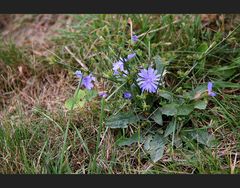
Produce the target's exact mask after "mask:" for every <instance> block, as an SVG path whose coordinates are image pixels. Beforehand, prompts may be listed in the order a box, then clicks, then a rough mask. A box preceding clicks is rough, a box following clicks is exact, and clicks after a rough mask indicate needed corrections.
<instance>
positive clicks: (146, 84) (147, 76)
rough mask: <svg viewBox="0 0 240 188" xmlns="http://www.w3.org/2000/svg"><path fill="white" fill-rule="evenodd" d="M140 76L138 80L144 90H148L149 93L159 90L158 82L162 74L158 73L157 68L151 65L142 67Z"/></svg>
mask: <svg viewBox="0 0 240 188" xmlns="http://www.w3.org/2000/svg"><path fill="white" fill-rule="evenodd" d="M138 76H139V78H138V79H137V82H138V85H139V86H140V88H141V90H142V92H144V91H145V90H146V91H147V92H149V93H155V92H156V91H157V86H158V82H159V80H160V75H159V74H157V70H154V69H153V68H151V67H149V68H148V69H142V70H141V71H140V73H138Z"/></svg>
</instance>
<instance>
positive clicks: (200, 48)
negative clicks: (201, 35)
mask: <svg viewBox="0 0 240 188" xmlns="http://www.w3.org/2000/svg"><path fill="white" fill-rule="evenodd" d="M207 49H208V44H207V43H206V42H203V43H202V44H201V45H200V46H199V47H198V49H197V51H198V52H202V53H204V52H206V51H207Z"/></svg>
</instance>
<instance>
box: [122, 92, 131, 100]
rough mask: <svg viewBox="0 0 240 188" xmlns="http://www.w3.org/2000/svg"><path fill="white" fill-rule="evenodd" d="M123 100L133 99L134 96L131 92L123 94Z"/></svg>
mask: <svg viewBox="0 0 240 188" xmlns="http://www.w3.org/2000/svg"><path fill="white" fill-rule="evenodd" d="M123 98H124V99H131V98H132V94H131V93H130V92H125V93H123Z"/></svg>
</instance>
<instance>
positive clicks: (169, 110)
mask: <svg viewBox="0 0 240 188" xmlns="http://www.w3.org/2000/svg"><path fill="white" fill-rule="evenodd" d="M177 107H178V105H177V104H175V103H171V104H166V105H164V106H163V107H162V108H161V111H162V114H164V115H167V116H175V115H177V113H178V111H177Z"/></svg>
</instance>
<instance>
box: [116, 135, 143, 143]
mask: <svg viewBox="0 0 240 188" xmlns="http://www.w3.org/2000/svg"><path fill="white" fill-rule="evenodd" d="M138 142H140V143H142V142H143V138H142V137H141V136H139V135H138V133H135V134H133V135H132V136H131V137H129V138H121V139H119V140H118V141H117V145H118V146H130V145H132V144H134V143H138Z"/></svg>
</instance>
